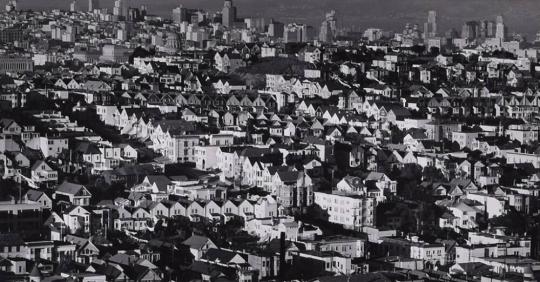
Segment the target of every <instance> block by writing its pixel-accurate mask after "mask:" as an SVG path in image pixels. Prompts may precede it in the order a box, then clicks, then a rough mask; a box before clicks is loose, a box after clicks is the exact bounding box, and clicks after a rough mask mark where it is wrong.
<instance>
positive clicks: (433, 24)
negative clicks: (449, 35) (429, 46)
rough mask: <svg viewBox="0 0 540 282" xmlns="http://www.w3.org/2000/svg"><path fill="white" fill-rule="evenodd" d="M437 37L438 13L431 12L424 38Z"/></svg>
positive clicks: (425, 27)
mask: <svg viewBox="0 0 540 282" xmlns="http://www.w3.org/2000/svg"><path fill="white" fill-rule="evenodd" d="M436 36H437V12H435V11H429V12H428V18H427V22H426V23H424V38H426V39H427V38H431V37H436Z"/></svg>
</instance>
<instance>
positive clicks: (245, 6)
mask: <svg viewBox="0 0 540 282" xmlns="http://www.w3.org/2000/svg"><path fill="white" fill-rule="evenodd" d="M4 1H5V0H4ZM79 1H80V2H82V3H84V5H86V2H87V1H86V0H79ZM128 1H130V2H132V3H133V4H131V6H139V5H141V4H146V5H147V6H148V9H149V11H150V13H152V14H157V15H162V16H169V15H170V13H171V11H172V9H173V8H174V7H176V6H178V5H179V4H183V5H184V7H187V8H201V9H205V10H208V11H217V10H220V9H221V7H222V5H223V1H222V0H128ZM233 1H234V4H235V6H237V7H238V15H239V16H240V17H242V16H248V15H254V16H263V17H265V18H275V19H277V20H280V21H283V22H293V21H296V22H300V23H307V24H311V25H314V26H315V27H318V26H319V24H320V22H321V21H322V19H323V18H324V14H325V13H326V12H327V11H329V10H331V9H334V10H336V11H337V15H338V20H339V22H340V24H341V26H347V27H355V28H356V29H358V30H362V29H365V28H368V27H380V28H383V29H386V30H393V31H400V30H402V29H403V27H404V25H405V23H417V24H419V26H420V27H422V26H423V22H425V21H426V18H427V12H428V11H429V10H435V11H437V14H438V25H439V30H440V31H442V32H444V31H446V30H448V29H449V28H451V27H453V28H456V29H457V30H460V27H461V25H462V24H463V22H465V21H468V20H480V19H492V20H495V17H496V16H497V15H503V16H504V19H505V23H506V24H507V26H508V27H509V30H510V31H511V32H519V33H524V34H527V35H528V37H529V38H530V39H534V38H532V37H534V35H535V34H536V33H537V32H538V31H540V0H233ZM70 2H71V0H19V7H20V8H22V9H47V8H64V9H67V7H68V5H69V3H70ZM112 3H113V0H100V5H101V6H102V7H110V6H112ZM156 3H159V4H156Z"/></svg>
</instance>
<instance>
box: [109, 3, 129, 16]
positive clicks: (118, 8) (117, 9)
mask: <svg viewBox="0 0 540 282" xmlns="http://www.w3.org/2000/svg"><path fill="white" fill-rule="evenodd" d="M127 10H128V6H127V5H126V3H125V2H124V0H116V1H114V7H113V15H115V16H120V17H126V16H127Z"/></svg>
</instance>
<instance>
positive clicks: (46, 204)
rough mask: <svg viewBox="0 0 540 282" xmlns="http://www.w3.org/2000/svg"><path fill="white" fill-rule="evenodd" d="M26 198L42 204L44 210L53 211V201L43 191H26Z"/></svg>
mask: <svg viewBox="0 0 540 282" xmlns="http://www.w3.org/2000/svg"><path fill="white" fill-rule="evenodd" d="M25 198H26V199H28V200H29V201H32V202H37V203H40V204H41V205H42V206H43V208H46V209H49V210H51V209H52V199H51V198H50V197H49V196H48V195H47V194H45V193H44V192H43V191H40V190H35V189H29V190H28V191H26V194H25Z"/></svg>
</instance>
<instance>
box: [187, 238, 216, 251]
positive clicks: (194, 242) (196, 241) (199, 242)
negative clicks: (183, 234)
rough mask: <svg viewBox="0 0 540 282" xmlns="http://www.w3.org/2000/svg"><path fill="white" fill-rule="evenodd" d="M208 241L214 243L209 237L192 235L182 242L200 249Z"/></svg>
mask: <svg viewBox="0 0 540 282" xmlns="http://www.w3.org/2000/svg"><path fill="white" fill-rule="evenodd" d="M208 242H211V243H212V244H213V242H212V240H210V239H209V238H208V237H204V236H199V235H192V236H191V237H189V238H188V239H186V240H185V241H184V242H182V244H183V245H186V246H189V247H190V248H191V249H197V250H200V249H201V248H202V247H203V246H204V245H206V244H207V243H208Z"/></svg>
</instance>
